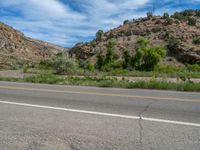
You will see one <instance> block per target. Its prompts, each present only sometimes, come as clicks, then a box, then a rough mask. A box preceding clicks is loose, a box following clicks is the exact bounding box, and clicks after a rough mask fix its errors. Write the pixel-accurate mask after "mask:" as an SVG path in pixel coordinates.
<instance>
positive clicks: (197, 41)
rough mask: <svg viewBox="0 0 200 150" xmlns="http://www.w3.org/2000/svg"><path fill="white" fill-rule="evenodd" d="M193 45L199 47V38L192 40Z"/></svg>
mask: <svg viewBox="0 0 200 150" xmlns="http://www.w3.org/2000/svg"><path fill="white" fill-rule="evenodd" d="M193 43H194V44H198V45H199V44H200V36H198V37H196V38H194V40H193Z"/></svg>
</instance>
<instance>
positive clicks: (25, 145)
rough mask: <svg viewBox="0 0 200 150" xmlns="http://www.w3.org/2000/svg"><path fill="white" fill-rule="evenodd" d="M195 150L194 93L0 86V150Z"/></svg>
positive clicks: (197, 99)
mask: <svg viewBox="0 0 200 150" xmlns="http://www.w3.org/2000/svg"><path fill="white" fill-rule="evenodd" d="M115 149H116V150H200V93H188V92H173V91H156V90H132V89H115V88H94V87H78V86H59V85H44V84H28V83H9V82H0V150H115Z"/></svg>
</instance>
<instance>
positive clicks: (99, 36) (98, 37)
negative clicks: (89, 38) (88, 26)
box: [96, 30, 104, 39]
mask: <svg viewBox="0 0 200 150" xmlns="http://www.w3.org/2000/svg"><path fill="white" fill-rule="evenodd" d="M103 34H104V32H103V30H99V31H97V33H96V38H97V39H101V38H102V36H103Z"/></svg>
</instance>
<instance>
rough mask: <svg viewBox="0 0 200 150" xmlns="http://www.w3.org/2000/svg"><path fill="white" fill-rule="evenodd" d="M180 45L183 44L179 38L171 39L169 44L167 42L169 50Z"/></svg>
mask: <svg viewBox="0 0 200 150" xmlns="http://www.w3.org/2000/svg"><path fill="white" fill-rule="evenodd" d="M180 46H181V42H180V41H179V40H178V39H176V38H171V39H169V41H168V44H167V48H168V49H169V50H174V49H177V48H179V47H180Z"/></svg>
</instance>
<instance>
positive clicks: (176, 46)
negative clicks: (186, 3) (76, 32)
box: [69, 10, 200, 63]
mask: <svg viewBox="0 0 200 150" xmlns="http://www.w3.org/2000/svg"><path fill="white" fill-rule="evenodd" d="M141 36H142V37H145V38H147V39H148V40H149V41H150V43H151V45H152V46H155V45H160V46H162V47H164V48H165V49H166V50H167V56H168V57H167V58H166V59H165V60H164V61H167V62H168V63H169V62H170V61H172V60H171V59H173V58H175V59H174V62H177V61H176V60H178V61H179V62H182V63H198V62H200V11H199V10H185V11H183V12H176V13H175V14H173V15H172V16H169V15H168V14H167V13H165V14H164V15H163V16H153V15H152V14H151V13H148V15H147V17H146V18H139V19H136V20H135V19H133V20H132V21H129V20H125V21H124V24H123V25H121V26H119V27H117V28H115V29H112V30H110V31H108V32H105V33H104V32H103V31H101V30H99V31H98V32H97V35H96V38H95V39H94V40H92V41H91V42H88V43H78V44H76V45H75V46H74V47H73V48H72V49H70V50H69V52H70V54H71V55H75V56H76V57H77V58H78V59H83V60H91V61H95V60H96V56H97V54H98V53H105V51H106V49H107V46H106V45H107V44H108V41H110V40H115V41H116V43H117V44H116V46H115V52H116V53H117V54H118V56H119V58H120V56H122V53H123V51H124V50H126V49H128V50H130V51H131V52H132V53H133V55H134V54H135V51H136V41H137V39H138V38H139V37H141ZM169 57H170V58H169Z"/></svg>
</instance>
